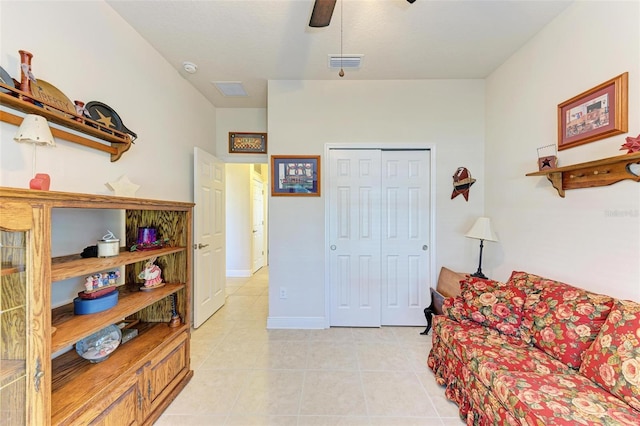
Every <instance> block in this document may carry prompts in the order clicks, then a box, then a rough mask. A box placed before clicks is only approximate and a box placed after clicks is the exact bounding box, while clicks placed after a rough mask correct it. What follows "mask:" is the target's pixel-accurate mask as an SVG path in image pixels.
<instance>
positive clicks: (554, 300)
mask: <svg viewBox="0 0 640 426" xmlns="http://www.w3.org/2000/svg"><path fill="white" fill-rule="evenodd" d="M527 303H529V304H530V306H525V309H524V314H523V316H524V318H525V320H524V321H525V322H528V323H529V324H530V327H531V328H530V333H531V342H532V343H533V344H534V345H535V346H536V347H538V348H540V349H541V350H543V351H545V352H546V353H548V354H549V355H551V356H553V357H555V358H557V359H559V360H560V361H562V362H563V363H565V364H567V365H568V366H570V367H572V368H576V369H577V368H579V367H580V364H581V363H582V354H583V353H584V351H585V350H587V348H589V346H591V343H592V342H593V340H594V339H595V338H596V336H597V335H598V333H599V332H600V328H601V327H602V325H603V324H604V321H605V319H606V318H607V315H609V312H610V310H611V306H612V305H613V299H612V298H611V297H609V296H603V295H599V294H595V293H591V292H588V291H586V290H582V289H579V288H576V287H572V286H570V285H568V284H563V283H560V282H557V281H556V282H548V283H547V286H546V287H545V288H544V289H542V291H540V292H539V293H536V294H531V295H529V297H528V298H527ZM525 340H526V339H525Z"/></svg>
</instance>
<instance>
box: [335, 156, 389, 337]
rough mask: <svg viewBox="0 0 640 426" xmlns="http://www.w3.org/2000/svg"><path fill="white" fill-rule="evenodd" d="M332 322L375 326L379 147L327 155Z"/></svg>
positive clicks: (377, 320)
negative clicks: (377, 148)
mask: <svg viewBox="0 0 640 426" xmlns="http://www.w3.org/2000/svg"><path fill="white" fill-rule="evenodd" d="M329 157H330V158H329V176H330V179H329V184H330V189H329V197H330V201H329V203H330V206H331V207H330V210H331V214H330V217H329V221H330V224H329V230H330V231H329V232H330V237H329V241H330V251H329V253H330V254H329V262H330V270H331V273H330V282H331V289H330V291H331V298H330V299H331V301H330V305H331V308H330V309H331V312H330V315H331V325H333V326H361V327H379V326H380V208H379V206H380V150H331V151H330V155H329Z"/></svg>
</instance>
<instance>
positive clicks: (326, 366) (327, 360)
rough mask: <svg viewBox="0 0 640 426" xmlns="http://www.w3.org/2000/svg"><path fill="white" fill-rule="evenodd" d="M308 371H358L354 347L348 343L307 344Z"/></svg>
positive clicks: (323, 342)
mask: <svg viewBox="0 0 640 426" xmlns="http://www.w3.org/2000/svg"><path fill="white" fill-rule="evenodd" d="M307 368H308V369H310V370H351V371H356V370H358V354H357V350H356V346H355V345H354V344H353V343H349V342H343V341H339V342H326V341H322V342H315V341H314V342H309V355H308V357H307Z"/></svg>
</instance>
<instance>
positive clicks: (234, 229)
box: [225, 163, 253, 277]
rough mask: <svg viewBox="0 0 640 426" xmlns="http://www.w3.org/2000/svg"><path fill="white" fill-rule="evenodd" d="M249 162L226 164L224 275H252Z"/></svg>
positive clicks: (250, 167)
mask: <svg viewBox="0 0 640 426" xmlns="http://www.w3.org/2000/svg"><path fill="white" fill-rule="evenodd" d="M252 169H253V165H251V164H233V163H230V164H227V165H226V167H225V173H226V208H227V212H226V213H227V214H226V220H227V225H226V231H227V247H226V253H227V276H228V277H249V276H251V230H252V227H251V218H252V213H253V211H252V209H251V201H252V200H251V170H252Z"/></svg>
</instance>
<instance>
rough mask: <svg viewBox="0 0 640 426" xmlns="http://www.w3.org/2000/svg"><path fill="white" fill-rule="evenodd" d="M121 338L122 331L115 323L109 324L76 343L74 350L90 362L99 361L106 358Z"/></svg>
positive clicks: (116, 346) (118, 344)
mask: <svg viewBox="0 0 640 426" xmlns="http://www.w3.org/2000/svg"><path fill="white" fill-rule="evenodd" d="M121 340H122V332H121V331H120V329H119V328H118V327H116V326H115V325H110V326H108V327H106V328H103V329H102V330H100V331H98V332H97V333H94V334H92V335H91V336H89V337H85V338H84V339H82V340H80V341H79V342H78V343H76V352H77V353H78V355H80V356H81V357H82V358H84V359H86V360H88V361H89V362H91V363H94V364H96V363H99V362H102V361H104V360H106V359H107V358H109V355H111V353H112V352H113V351H115V350H116V349H117V348H118V346H120V341H121Z"/></svg>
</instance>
